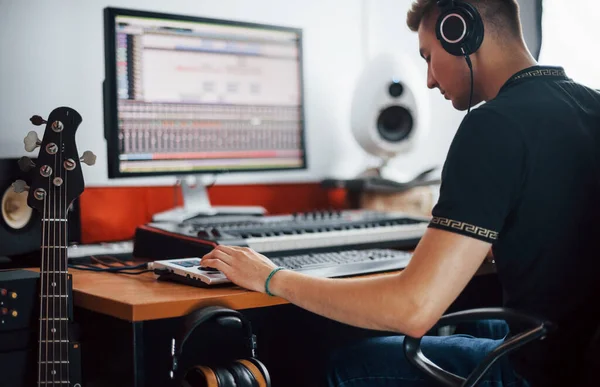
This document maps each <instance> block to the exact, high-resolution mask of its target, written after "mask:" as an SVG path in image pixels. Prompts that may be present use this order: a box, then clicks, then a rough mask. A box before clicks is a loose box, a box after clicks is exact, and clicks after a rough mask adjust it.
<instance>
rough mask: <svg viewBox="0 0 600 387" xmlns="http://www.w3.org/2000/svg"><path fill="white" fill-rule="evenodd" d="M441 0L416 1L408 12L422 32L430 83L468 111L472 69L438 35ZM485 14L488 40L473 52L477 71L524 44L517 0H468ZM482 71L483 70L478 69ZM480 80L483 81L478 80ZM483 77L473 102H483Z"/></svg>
mask: <svg viewBox="0 0 600 387" xmlns="http://www.w3.org/2000/svg"><path fill="white" fill-rule="evenodd" d="M437 2H438V1H437V0H415V1H413V4H412V7H411V8H410V10H409V11H408V14H407V24H408V27H409V28H410V29H411V30H412V31H415V32H418V35H419V46H420V53H421V56H422V57H423V58H424V59H425V60H426V61H427V86H428V87H429V88H434V87H437V88H439V89H440V92H442V94H444V96H445V97H446V99H450V100H452V104H453V105H454V107H455V108H456V109H459V110H466V109H467V107H468V104H469V94H470V87H471V85H470V72H469V68H468V66H467V63H466V61H465V59H464V57H461V56H454V55H452V54H450V53H448V52H447V51H446V50H445V49H444V48H443V47H442V45H441V43H440V41H439V40H438V39H437V36H436V31H435V29H436V24H437V19H438V17H439V15H440V13H441V9H440V7H439V6H438V5H437ZM464 2H466V3H470V4H471V5H472V6H473V7H475V9H476V10H477V11H478V12H479V14H480V15H481V18H482V20H483V26H484V31H485V32H484V36H485V37H484V40H483V44H482V45H481V47H480V48H479V50H478V51H477V52H476V53H475V54H473V55H471V60H472V62H473V68H474V70H475V73H476V74H477V73H478V72H481V70H485V69H484V67H485V66H486V65H487V64H490V63H497V62H498V59H500V58H501V55H499V54H500V53H501V52H506V50H509V49H510V48H511V46H513V45H514V44H523V35H522V30H521V23H520V18H519V6H518V4H517V1H516V0H464ZM478 70H479V71H478ZM478 81H479V82H478ZM480 81H481V80H478V79H477V76H476V80H475V87H474V95H473V104H474V105H475V104H477V103H479V102H481V101H482V100H483V99H484V98H485V96H483V95H482V94H483V93H482V90H481V87H478V86H481V85H478V83H480Z"/></svg>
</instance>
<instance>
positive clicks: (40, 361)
mask: <svg viewBox="0 0 600 387" xmlns="http://www.w3.org/2000/svg"><path fill="white" fill-rule="evenodd" d="M46 199H47V196H44V211H43V218H42V256H41V263H40V266H41V272H40V274H41V275H40V296H41V294H43V289H44V274H45V273H46V268H47V266H46V263H45V261H46V258H45V257H46V253H48V249H47V248H46V221H45V220H44V219H48V206H49V203H48V201H47V200H46ZM48 239H49V238H48ZM43 311H44V298H43V297H40V317H39V319H40V333H39V336H40V342H39V343H38V347H39V348H38V387H40V386H41V384H42V332H43V329H44V312H43ZM47 317H48V316H46V320H45V321H46V323H45V328H46V337H48V333H47V332H48V319H47Z"/></svg>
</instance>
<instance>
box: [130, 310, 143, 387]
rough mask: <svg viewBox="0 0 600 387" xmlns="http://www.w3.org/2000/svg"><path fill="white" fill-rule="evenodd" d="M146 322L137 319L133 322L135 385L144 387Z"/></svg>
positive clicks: (135, 386)
mask: <svg viewBox="0 0 600 387" xmlns="http://www.w3.org/2000/svg"><path fill="white" fill-rule="evenodd" d="M143 324H144V323H143V322H142V321H137V322H134V323H132V324H131V325H132V329H133V332H132V334H133V348H132V352H133V385H134V387H144V386H145V385H146V383H145V380H144V325H143Z"/></svg>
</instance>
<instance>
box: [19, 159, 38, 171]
mask: <svg viewBox="0 0 600 387" xmlns="http://www.w3.org/2000/svg"><path fill="white" fill-rule="evenodd" d="M18 164H19V168H20V169H21V171H23V172H29V171H30V170H31V168H34V167H35V163H34V162H33V161H31V159H30V158H29V157H27V156H23V157H21V158H20V159H19V161H18Z"/></svg>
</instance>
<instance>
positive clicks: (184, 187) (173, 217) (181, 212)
mask: <svg viewBox="0 0 600 387" xmlns="http://www.w3.org/2000/svg"><path fill="white" fill-rule="evenodd" d="M186 179H189V177H182V178H178V181H179V182H180V184H181V194H182V196H183V207H176V208H174V209H172V210H169V211H165V212H159V213H157V214H154V216H153V217H152V220H153V221H154V222H173V223H181V222H183V221H184V220H187V219H190V218H194V217H196V216H213V215H264V214H265V213H266V212H267V211H266V210H265V209H264V208H263V207H260V206H212V205H211V204H210V199H209V197H208V192H207V190H206V186H205V185H204V182H202V181H201V180H200V179H198V178H194V180H195V182H193V183H190V182H189V181H186Z"/></svg>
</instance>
